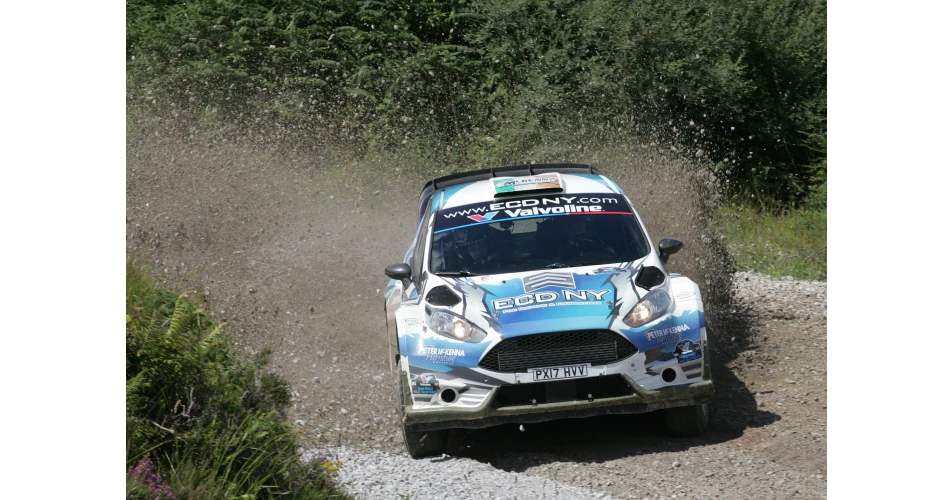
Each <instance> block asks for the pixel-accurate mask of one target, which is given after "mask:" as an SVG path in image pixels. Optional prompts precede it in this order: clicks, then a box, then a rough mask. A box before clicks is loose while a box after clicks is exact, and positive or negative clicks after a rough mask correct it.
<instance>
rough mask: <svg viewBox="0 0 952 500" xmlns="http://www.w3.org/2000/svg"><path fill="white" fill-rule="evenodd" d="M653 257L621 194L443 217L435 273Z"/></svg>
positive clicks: (532, 201)
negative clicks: (649, 253)
mask: <svg viewBox="0 0 952 500" xmlns="http://www.w3.org/2000/svg"><path fill="white" fill-rule="evenodd" d="M554 209H558V210H554ZM648 252H649V245H648V243H647V240H646V238H645V236H644V234H643V233H642V231H641V229H640V227H639V226H638V223H637V221H636V220H635V218H634V215H633V214H632V211H631V208H630V207H629V205H628V203H627V202H626V201H625V200H624V198H623V197H622V196H620V195H614V194H591V195H573V196H566V197H554V196H546V197H536V198H532V197H527V198H521V199H518V200H508V201H501V202H495V201H488V202H484V203H482V204H473V205H467V206H465V207H454V208H451V209H448V210H442V211H439V212H437V215H436V220H435V222H434V231H433V241H432V242H431V254H430V270H431V271H432V272H435V273H445V274H456V273H463V274H474V275H478V274H499V273H508V272H522V271H529V270H534V269H542V268H546V267H549V268H555V267H573V266H580V265H596V264H610V263H615V262H628V261H632V260H636V259H639V258H641V257H644V256H645V255H647V254H648Z"/></svg>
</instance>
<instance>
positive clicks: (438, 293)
mask: <svg viewBox="0 0 952 500" xmlns="http://www.w3.org/2000/svg"><path fill="white" fill-rule="evenodd" d="M460 300H461V299H460V298H459V295H456V294H455V293H453V292H452V291H451V290H450V289H449V287H447V286H446V285H440V286H437V287H434V288H433V289H431V290H430V293H428V294H426V301H427V302H429V303H430V304H433V305H434V306H440V307H453V306H455V305H456V304H459V303H460Z"/></svg>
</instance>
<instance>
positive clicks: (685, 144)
mask: <svg viewBox="0 0 952 500" xmlns="http://www.w3.org/2000/svg"><path fill="white" fill-rule="evenodd" d="M126 5H127V7H126V9H127V10H126V23H127V24H126V26H127V35H126V50H127V88H128V99H129V102H130V104H144V105H151V104H153V103H156V102H159V103H160V104H161V103H165V104H169V103H172V104H174V105H175V106H177V107H178V108H177V109H180V110H183V111H182V112H185V113H193V114H196V115H197V117H198V118H200V119H205V120H207V119H209V117H212V118H213V119H214V121H215V122H217V123H239V124H240V123H250V121H249V120H253V119H254V118H258V119H260V117H261V116H264V115H263V114H265V115H267V116H270V117H273V118H274V119H276V120H279V121H282V122H283V123H286V124H289V125H290V126H295V127H305V128H306V127H314V126H319V127H322V128H325V129H333V130H335V131H336V132H337V133H339V134H341V135H342V136H346V137H351V138H354V137H356V138H358V139H359V140H362V141H365V142H367V143H370V144H375V145H378V146H382V147H397V146H399V145H400V144H405V143H406V141H413V140H421V139H425V140H428V141H431V142H432V144H439V145H443V146H445V147H446V150H447V151H462V152H466V151H472V150H473V148H509V149H519V148H522V147H525V146H526V145H530V144H532V143H534V142H537V141H539V140H540V137H543V136H544V134H546V133H548V132H550V131H563V132H564V131H573V132H579V131H590V133H592V134H595V135H597V134H598V133H604V132H605V131H610V132H618V131H621V132H629V131H635V130H639V131H642V132H645V131H648V132H650V133H652V134H654V135H656V136H658V137H660V138H662V139H664V140H666V141H669V142H670V143H671V144H674V145H676V146H677V147H678V148H681V149H682V150H683V151H684V152H685V153H686V154H689V155H690V156H692V157H697V158H700V159H702V160H703V161H704V162H706V163H707V164H708V165H710V167H711V168H712V169H713V170H714V171H715V172H717V173H718V174H719V176H720V177H721V178H722V179H723V180H725V181H728V184H729V185H730V186H732V187H733V189H734V191H736V192H743V193H744V194H754V195H756V196H757V198H758V199H760V200H761V201H764V200H771V201H773V202H781V203H784V204H787V205H790V204H795V203H797V202H798V201H800V200H803V199H804V198H805V197H807V196H809V195H810V194H811V192H812V191H813V190H815V189H817V187H818V186H821V185H824V183H825V175H826V163H825V156H826V151H825V144H826V2H825V1H824V0H771V1H766V0H663V1H662V0H634V1H617V0H438V1H434V0H379V1H374V0H366V1H354V0H321V1H315V0H282V1H278V0H259V1H249V0H130V1H128V2H127V4H126ZM480 166H483V165H480Z"/></svg>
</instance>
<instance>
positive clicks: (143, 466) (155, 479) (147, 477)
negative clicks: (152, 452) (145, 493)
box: [128, 454, 175, 500]
mask: <svg viewBox="0 0 952 500" xmlns="http://www.w3.org/2000/svg"><path fill="white" fill-rule="evenodd" d="M128 474H129V475H130V476H132V477H134V478H136V479H138V480H139V481H140V482H141V483H142V484H143V485H145V487H146V489H147V490H149V497H150V498H151V499H153V500H159V499H163V498H167V499H169V500H174V499H175V496H174V495H173V494H172V488H170V487H169V486H168V485H165V484H162V476H161V475H159V473H158V472H156V471H155V464H153V463H152V460H149V455H148V454H146V456H145V458H143V459H142V460H141V461H140V462H139V465H136V466H135V467H129V471H128Z"/></svg>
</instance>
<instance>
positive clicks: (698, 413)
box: [664, 403, 709, 436]
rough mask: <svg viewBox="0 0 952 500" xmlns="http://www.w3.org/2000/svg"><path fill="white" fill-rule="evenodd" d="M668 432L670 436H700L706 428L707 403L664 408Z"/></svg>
mask: <svg viewBox="0 0 952 500" xmlns="http://www.w3.org/2000/svg"><path fill="white" fill-rule="evenodd" d="M664 416H665V420H666V421H667V424H668V433H669V434H671V435H672V436H700V435H701V434H704V431H705V430H707V425H708V420H709V416H708V405H707V403H705V404H702V405H695V406H680V407H677V408H668V409H666V410H664Z"/></svg>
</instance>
